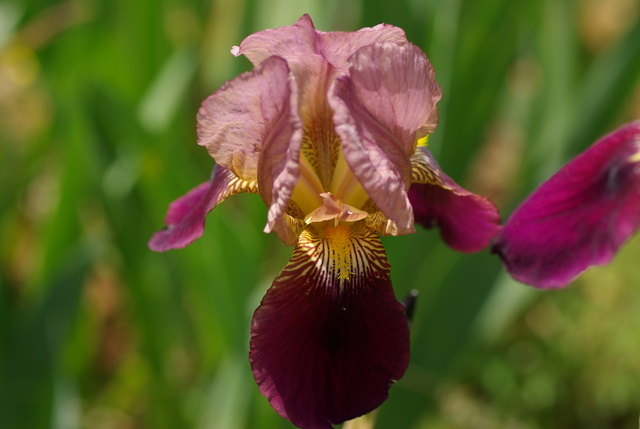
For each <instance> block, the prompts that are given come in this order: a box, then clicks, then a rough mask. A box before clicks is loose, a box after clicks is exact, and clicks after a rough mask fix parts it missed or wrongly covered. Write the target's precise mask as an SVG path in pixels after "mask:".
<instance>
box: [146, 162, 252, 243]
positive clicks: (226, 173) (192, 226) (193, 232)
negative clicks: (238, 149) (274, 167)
mask: <svg viewBox="0 0 640 429" xmlns="http://www.w3.org/2000/svg"><path fill="white" fill-rule="evenodd" d="M241 192H251V193H257V192H258V187H257V185H256V183H255V182H245V181H243V180H240V179H238V178H237V177H236V176H235V175H234V174H233V173H232V172H231V171H230V170H229V169H227V168H224V167H222V166H220V165H216V166H215V167H214V169H213V172H212V173H211V180H209V181H208V182H206V183H202V184H200V185H198V186H197V187H195V188H194V189H192V190H191V191H189V192H188V193H187V194H186V195H184V196H182V197H180V198H178V199H177V200H175V201H174V202H172V203H171V204H170V205H169V211H168V212H167V216H166V218H165V223H166V225H167V228H166V229H164V230H162V231H158V232H156V233H155V234H154V235H153V237H151V240H149V248H151V250H155V251H156V252H164V251H166V250H169V249H179V248H182V247H185V246H187V245H189V244H191V243H192V242H193V241H194V240H195V239H197V238H199V237H200V236H201V235H202V233H203V231H204V219H205V216H206V215H207V213H209V212H210V211H211V210H213V208H214V207H215V206H216V205H217V204H218V203H220V202H222V201H223V200H224V199H225V198H227V197H229V196H231V195H234V194H238V193H241Z"/></svg>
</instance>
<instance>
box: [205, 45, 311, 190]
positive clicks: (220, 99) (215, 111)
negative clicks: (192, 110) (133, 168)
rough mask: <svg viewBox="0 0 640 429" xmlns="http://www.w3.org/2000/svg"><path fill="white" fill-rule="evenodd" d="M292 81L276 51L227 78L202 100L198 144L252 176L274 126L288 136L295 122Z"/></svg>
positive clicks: (219, 160) (242, 175) (242, 176)
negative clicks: (259, 62) (269, 56)
mask: <svg viewBox="0 0 640 429" xmlns="http://www.w3.org/2000/svg"><path fill="white" fill-rule="evenodd" d="M292 87H294V85H293V83H292V76H291V75H290V73H289V67H288V66H287V63H286V61H285V60H283V59H282V58H278V57H271V58H269V59H268V60H267V61H265V62H264V63H263V64H262V65H261V66H259V67H257V68H256V69H255V70H253V71H250V72H247V73H243V74H241V75H240V76H238V77H236V78H235V79H232V80H230V81H229V82H227V83H226V84H225V85H224V86H222V87H221V88H220V89H219V90H217V91H216V92H214V93H213V94H212V95H211V96H209V97H208V98H207V99H206V100H204V102H203V103H202V106H201V107H200V110H199V112H198V144H199V145H201V146H206V148H207V150H208V151H209V154H211V156H212V157H213V159H215V161H216V163H217V164H219V165H222V166H224V167H226V168H228V169H230V170H231V171H233V173H234V174H235V175H236V176H238V177H239V178H240V179H242V180H255V179H256V178H257V174H258V162H259V159H260V157H261V155H262V151H263V147H264V146H265V145H267V144H268V143H269V140H270V139H272V138H273V135H274V132H275V135H276V136H277V137H278V138H279V139H281V140H287V141H288V138H287V137H290V136H291V135H292V134H293V133H294V129H293V126H294V125H297V124H299V122H300V120H299V118H298V117H297V115H298V114H297V111H292V110H291V109H290V106H289V104H290V100H291V97H292V92H295V91H296V90H295V89H292Z"/></svg>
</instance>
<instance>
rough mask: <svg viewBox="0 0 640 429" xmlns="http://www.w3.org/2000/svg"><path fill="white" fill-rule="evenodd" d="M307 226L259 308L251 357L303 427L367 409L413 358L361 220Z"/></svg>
mask: <svg viewBox="0 0 640 429" xmlns="http://www.w3.org/2000/svg"><path fill="white" fill-rule="evenodd" d="M323 231H324V232H323V233H321V232H319V230H317V229H316V228H315V227H314V226H313V225H312V226H309V227H308V228H307V229H306V230H305V231H304V232H303V233H302V235H301V237H300V240H299V242H298V245H297V246H296V248H295V250H294V252H293V256H292V258H291V260H290V261H289V263H288V264H287V266H286V267H285V268H284V270H283V271H282V272H281V273H280V275H278V277H277V278H276V279H275V280H274V282H273V285H272V286H271V288H270V289H269V291H268V292H267V294H266V295H265V297H264V298H263V300H262V303H261V304H260V307H258V309H257V310H256V312H255V314H254V317H253V323H252V335H251V348H250V352H249V359H250V362H251V367H252V369H253V374H254V376H255V378H256V381H257V382H258V385H259V387H260V391H261V392H262V393H263V394H264V395H265V396H266V397H267V398H268V399H269V402H270V403H271V405H272V406H273V408H274V409H275V410H276V411H277V412H278V413H279V414H280V415H282V416H283V417H285V418H287V419H289V420H290V421H291V422H293V423H294V424H295V425H297V426H299V427H303V428H305V429H320V428H324V429H328V428H331V425H332V424H338V423H341V422H343V421H345V420H348V419H351V418H353V417H356V416H359V415H362V414H364V413H367V412H369V411H371V410H373V409H375V408H376V407H378V406H379V405H380V404H381V403H382V402H383V401H384V400H385V399H386V397H387V392H388V389H389V387H390V386H391V384H392V383H393V382H394V381H395V380H397V379H399V378H400V377H401V376H402V375H403V373H404V371H405V369H406V367H407V365H408V360H409V329H408V324H407V320H406V318H405V315H404V308H403V306H402V304H400V303H399V302H398V301H397V300H396V299H395V297H394V295H393V289H392V286H391V281H390V278H389V263H388V261H387V259H386V255H385V252H384V248H383V247H382V244H381V243H380V239H379V238H378V236H377V235H376V234H375V233H374V232H373V231H371V230H370V229H368V228H366V226H365V225H364V223H363V222H357V223H354V224H352V225H350V226H345V225H342V224H341V225H339V226H338V227H335V228H334V227H326V228H325V229H324V230H323Z"/></svg>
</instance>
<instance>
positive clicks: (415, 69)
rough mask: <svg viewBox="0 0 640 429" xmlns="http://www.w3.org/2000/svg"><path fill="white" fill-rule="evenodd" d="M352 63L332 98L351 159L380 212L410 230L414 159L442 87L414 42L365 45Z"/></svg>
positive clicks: (339, 132) (400, 226)
mask: <svg viewBox="0 0 640 429" xmlns="http://www.w3.org/2000/svg"><path fill="white" fill-rule="evenodd" d="M391 59H392V60H391ZM349 62H350V68H349V72H350V76H340V77H338V78H337V79H336V81H335V83H334V85H333V86H332V88H331V90H330V92H329V96H328V101H329V105H330V106H331V107H332V108H333V110H334V116H333V121H334V124H335V128H336V132H337V133H338V135H339V136H340V138H341V139H342V142H343V152H344V156H345V159H346V161H347V163H348V164H349V166H350V168H351V170H352V171H353V173H354V175H355V176H356V178H357V179H358V181H359V182H360V183H361V185H362V187H363V188H364V189H365V191H366V192H367V194H369V196H370V198H371V199H372V200H373V201H374V202H375V203H376V205H377V207H378V208H379V210H380V211H381V212H382V213H383V214H384V215H385V216H386V217H387V218H389V219H390V220H392V221H394V222H395V223H396V224H397V225H398V227H399V228H400V229H403V230H410V229H411V228H412V226H413V212H412V210H411V204H410V203H409V198H408V196H407V192H406V191H407V189H408V188H409V185H410V183H411V162H410V157H411V154H412V153H413V152H414V149H415V145H416V138H417V137H421V136H423V135H425V134H426V133H427V131H429V130H431V129H432V128H433V121H434V112H435V104H436V102H437V101H438V100H439V99H440V97H441V94H442V93H441V90H440V87H439V86H438V84H437V83H436V82H435V80H434V72H433V68H432V67H431V64H430V63H429V61H428V60H427V58H426V56H425V55H424V53H422V51H420V49H419V48H417V47H416V46H414V45H412V44H410V43H393V42H384V43H377V44H374V45H369V46H365V47H363V48H361V49H360V50H358V51H357V52H356V53H355V54H354V55H353V56H352V57H351V58H350V60H349Z"/></svg>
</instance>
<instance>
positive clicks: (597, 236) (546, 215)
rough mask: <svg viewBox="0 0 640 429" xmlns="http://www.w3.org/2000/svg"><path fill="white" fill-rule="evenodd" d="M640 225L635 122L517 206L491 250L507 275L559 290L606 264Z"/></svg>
mask: <svg viewBox="0 0 640 429" xmlns="http://www.w3.org/2000/svg"><path fill="white" fill-rule="evenodd" d="M638 227H640V121H635V122H632V123H629V124H627V125H624V126H622V127H620V128H619V129H617V130H616V131H614V132H613V133H611V134H609V135H607V136H605V137H603V138H602V139H600V140H599V141H597V142H596V143H594V144H593V145H592V146H591V147H590V148H589V149H587V150H586V151H584V152H583V153H581V154H580V155H578V156H577V157H576V158H574V159H573V160H572V161H570V162H569V163H568V164H566V165H565V166H564V167H562V168H561V169H560V170H559V171H558V172H557V173H556V174H555V175H554V176H552V177H551V178H550V179H549V180H547V181H546V182H544V183H543V184H542V185H540V187H538V189H536V190H535V191H534V192H533V193H532V194H531V195H530V196H529V197H528V198H527V199H526V200H525V201H524V202H523V203H522V205H520V207H518V208H517V209H516V210H515V211H514V213H513V214H512V215H511V217H510V218H509V219H508V220H507V222H506V224H505V225H504V227H503V228H502V230H501V231H500V233H499V234H498V236H497V237H496V240H495V243H494V245H493V251H494V252H496V253H497V254H498V255H499V256H500V257H501V258H502V261H503V262H504V265H505V267H506V269H507V271H508V272H509V273H510V274H511V275H512V276H513V277H514V278H515V279H516V280H519V281H521V282H523V283H527V284H530V285H533V286H537V287H541V288H557V287H563V286H566V285H567V284H568V283H569V282H571V281H572V280H573V279H574V278H575V277H576V276H578V275H579V274H580V273H581V272H582V271H583V270H585V269H586V268H587V267H589V266H591V265H604V264H607V263H609V262H610V261H611V259H612V258H613V256H614V255H615V253H616V252H617V250H618V248H619V247H620V246H621V245H622V243H624V242H625V241H626V240H627V239H628V238H629V237H630V236H631V235H632V234H633V233H634V232H636V231H637V229H638Z"/></svg>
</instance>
